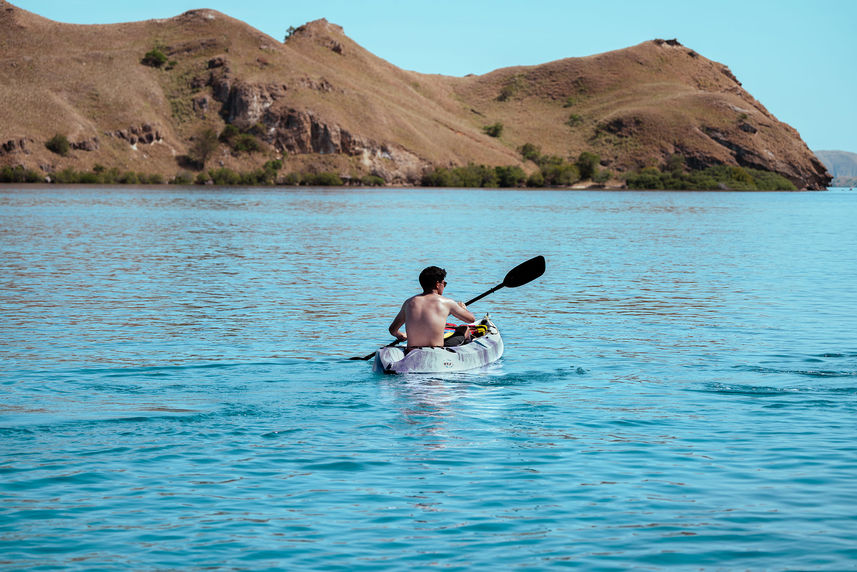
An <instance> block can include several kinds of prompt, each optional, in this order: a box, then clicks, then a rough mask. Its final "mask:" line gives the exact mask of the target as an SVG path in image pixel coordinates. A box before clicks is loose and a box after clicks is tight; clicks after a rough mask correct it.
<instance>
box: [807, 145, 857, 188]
mask: <svg viewBox="0 0 857 572" xmlns="http://www.w3.org/2000/svg"><path fill="white" fill-rule="evenodd" d="M815 155H816V156H817V157H818V158H819V159H820V160H821V162H822V163H824V165H825V167H827V170H828V171H830V174H831V175H833V182H831V183H830V186H832V187H853V186H854V185H857V153H849V152H848V151H816V152H815Z"/></svg>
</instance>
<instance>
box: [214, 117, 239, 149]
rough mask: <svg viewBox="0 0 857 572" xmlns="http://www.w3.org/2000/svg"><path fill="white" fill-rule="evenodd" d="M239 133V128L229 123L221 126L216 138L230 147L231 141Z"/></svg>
mask: <svg viewBox="0 0 857 572" xmlns="http://www.w3.org/2000/svg"><path fill="white" fill-rule="evenodd" d="M239 135H241V130H240V129H238V128H237V127H235V126H234V125H232V124H231V123H230V124H228V125H226V127H224V128H223V131H221V132H220V135H219V136H218V137H217V139H218V140H220V141H221V142H222V143H226V144H227V145H229V146H230V147H231V146H232V142H233V141H235V139H236V138H237V137H238V136H239Z"/></svg>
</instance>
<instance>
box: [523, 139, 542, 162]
mask: <svg viewBox="0 0 857 572" xmlns="http://www.w3.org/2000/svg"><path fill="white" fill-rule="evenodd" d="M518 152H520V153H521V157H523V158H524V159H526V160H527V161H533V162H534V163H538V162H539V157H541V156H542V150H541V148H540V147H536V146H535V145H533V144H532V143H524V145H523V146H521V148H520V149H518Z"/></svg>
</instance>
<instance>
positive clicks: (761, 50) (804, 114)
mask: <svg viewBox="0 0 857 572" xmlns="http://www.w3.org/2000/svg"><path fill="white" fill-rule="evenodd" d="M12 3H13V4H15V5H16V6H18V7H20V8H23V9H25V10H29V11H31V12H35V13H37V14H39V15H41V16H44V17H47V18H51V19H53V20H58V21H61V22H73V23H79V24H98V23H112V22H127V21H133V20H145V19H150V18H166V17H171V16H175V15H178V14H180V13H182V12H184V11H186V10H190V9H193V8H212V9H215V10H219V11H221V12H224V13H226V14H228V15H230V16H232V17H234V18H238V19H240V20H243V21H245V22H247V23H248V24H250V25H252V26H254V27H255V28H258V29H259V30H261V31H263V32H265V33H267V34H269V35H271V36H273V37H275V38H277V39H278V40H282V39H283V36H284V33H285V30H286V29H287V28H288V27H289V26H295V27H297V26H300V25H301V24H304V23H306V22H308V21H310V20H315V19H318V18H327V20H328V21H330V22H333V23H335V24H339V25H340V26H342V27H343V28H344V29H345V33H346V34H347V35H348V36H349V37H350V38H352V39H353V40H355V41H356V42H357V43H359V44H360V45H362V46H363V47H364V48H366V49H368V50H369V51H371V52H372V53H374V54H375V55H377V56H379V57H382V58H384V59H386V60H388V61H390V62H392V63H393V64H395V65H397V66H399V67H401V68H405V69H410V70H415V71H418V72H423V73H440V74H446V75H465V74H468V73H476V74H482V73H486V72H489V71H491V70H494V69H497V68H500V67H507V66H513V65H531V64H539V63H544V62H548V61H552V60H557V59H561V58H566V57H578V56H586V55H591V54H596V53H600V52H605V51H609V50H615V49H619V48H624V47H627V46H631V45H635V44H638V43H640V42H643V41H645V40H651V39H654V38H664V39H671V38H677V39H678V40H679V41H680V42H681V43H683V44H684V45H685V46H688V47H690V48H692V49H694V50H696V51H697V52H699V53H700V54H702V55H703V56H705V57H707V58H709V59H712V60H716V61H718V62H721V63H724V64H726V65H727V66H729V67H730V68H731V69H732V71H733V72H734V74H735V75H736V76H737V77H738V79H739V80H740V81H741V82H742V83H743V84H744V87H745V88H746V89H747V90H748V91H749V92H750V93H751V94H752V95H753V96H754V97H755V98H756V99H758V100H759V101H761V102H762V104H764V105H765V106H766V107H767V108H768V110H769V111H771V112H772V113H773V114H774V115H776V116H777V118H779V119H780V120H781V121H785V122H786V123H788V124H790V125H791V126H793V127H794V128H796V129H797V130H798V131H799V132H800V133H801V135H802V136H803V139H804V141H806V143H807V144H808V145H809V147H810V148H811V149H839V150H844V151H852V152H857V108H855V101H857V0H708V1H706V2H699V3H697V2H695V1H694V0H587V1H586V2H583V1H578V0H529V1H527V2H524V1H522V0H493V1H489V0H431V1H428V0H362V1H361V0H303V1H301V2H296V1H292V0H245V1H243V2H234V1H227V0H190V1H189V0H144V1H133V2H132V1H130V0H13V2H12Z"/></svg>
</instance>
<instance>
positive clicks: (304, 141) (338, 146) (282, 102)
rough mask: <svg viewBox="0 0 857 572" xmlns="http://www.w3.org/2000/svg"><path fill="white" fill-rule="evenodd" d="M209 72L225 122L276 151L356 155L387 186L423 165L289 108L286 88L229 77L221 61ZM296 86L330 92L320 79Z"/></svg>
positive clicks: (214, 62) (402, 180)
mask: <svg viewBox="0 0 857 572" xmlns="http://www.w3.org/2000/svg"><path fill="white" fill-rule="evenodd" d="M334 51H335V50H334ZM209 68H210V69H211V70H212V72H211V77H210V79H209V82H208V83H209V85H210V86H211V89H212V97H213V98H214V99H215V100H216V101H217V102H219V103H220V104H221V116H222V117H223V118H224V119H225V120H226V122H227V123H229V124H231V125H234V126H236V127H237V128H239V129H241V130H251V129H252V130H254V132H255V133H256V134H257V136H258V137H259V138H260V139H262V140H263V141H265V142H266V143H268V144H270V145H272V146H274V147H275V148H276V149H278V150H280V151H281V152H287V153H290V154H294V155H302V154H319V155H346V156H349V157H357V158H359V159H360V161H361V163H362V164H363V166H364V167H366V168H367V169H369V170H370V171H371V172H372V173H373V174H376V175H378V176H381V177H382V178H384V179H385V180H386V181H387V182H399V183H410V182H413V181H415V180H418V179H419V177H420V175H421V173H422V171H423V170H424V169H425V168H426V167H427V163H426V162H425V161H423V160H421V159H419V158H418V157H417V156H416V155H414V154H413V153H410V152H408V151H406V150H405V149H403V148H401V147H399V146H396V145H391V144H384V143H379V142H376V141H372V140H370V139H368V138H365V137H362V136H360V135H358V134H355V133H351V132H350V131H348V130H346V129H344V128H342V127H341V126H340V125H338V124H336V123H334V122H330V121H326V120H325V119H324V118H322V117H320V116H319V115H318V114H316V113H314V112H312V111H309V110H300V109H296V108H294V107H292V106H289V105H288V95H289V92H290V88H289V87H288V86H287V85H284V84H265V85H261V84H253V83H248V82H245V81H242V80H237V79H233V78H232V77H231V75H230V72H229V66H228V62H227V61H226V60H225V58H215V59H213V60H211V61H210V62H209ZM297 87H299V88H302V89H311V90H314V91H320V92H323V93H327V92H330V91H332V90H334V89H335V88H334V87H333V86H332V85H331V84H330V83H329V82H328V81H326V80H325V79H323V78H321V79H317V80H313V79H310V78H303V79H301V80H299V81H298V85H297ZM195 105H196V103H195Z"/></svg>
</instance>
